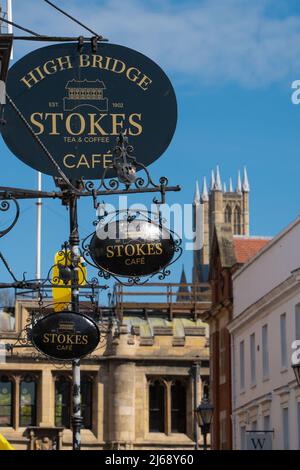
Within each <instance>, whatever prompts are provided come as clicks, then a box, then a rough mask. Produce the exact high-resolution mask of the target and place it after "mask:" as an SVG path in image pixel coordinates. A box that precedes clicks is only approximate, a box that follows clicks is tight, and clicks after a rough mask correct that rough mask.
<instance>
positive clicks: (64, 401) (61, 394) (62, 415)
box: [55, 375, 93, 429]
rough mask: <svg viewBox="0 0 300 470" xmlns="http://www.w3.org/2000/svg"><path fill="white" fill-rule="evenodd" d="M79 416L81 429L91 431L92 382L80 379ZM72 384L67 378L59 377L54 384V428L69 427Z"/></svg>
mask: <svg viewBox="0 0 300 470" xmlns="http://www.w3.org/2000/svg"><path fill="white" fill-rule="evenodd" d="M80 389H81V415H82V418H83V428H84V429H92V406H93V380H92V378H90V377H88V376H83V377H82V379H81V385H80ZM71 410H72V384H71V381H70V380H69V378H68V377H66V376H63V375H61V376H59V377H58V378H57V380H56V382H55V426H63V427H65V428H70V427H71Z"/></svg>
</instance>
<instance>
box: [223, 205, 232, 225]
mask: <svg viewBox="0 0 300 470" xmlns="http://www.w3.org/2000/svg"><path fill="white" fill-rule="evenodd" d="M231 215H232V211H231V207H230V206H229V205H227V206H226V208H225V214H224V220H225V224H231Z"/></svg>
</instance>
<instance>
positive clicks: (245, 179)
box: [242, 166, 250, 193]
mask: <svg viewBox="0 0 300 470" xmlns="http://www.w3.org/2000/svg"><path fill="white" fill-rule="evenodd" d="M242 189H243V192H244V193H249V191H250V185H249V180H248V174H247V169H246V167H245V166H244V175H243V186H242Z"/></svg>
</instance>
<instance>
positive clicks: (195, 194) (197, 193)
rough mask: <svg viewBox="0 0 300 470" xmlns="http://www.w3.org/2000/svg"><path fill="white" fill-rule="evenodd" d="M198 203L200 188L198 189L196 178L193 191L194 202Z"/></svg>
mask: <svg viewBox="0 0 300 470" xmlns="http://www.w3.org/2000/svg"><path fill="white" fill-rule="evenodd" d="M199 203H200V190H199V183H198V180H196V184H195V193H194V204H199Z"/></svg>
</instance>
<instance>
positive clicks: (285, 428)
mask: <svg viewBox="0 0 300 470" xmlns="http://www.w3.org/2000/svg"><path fill="white" fill-rule="evenodd" d="M282 437H283V449H284V450H286V449H289V448H290V424H289V409H288V408H287V407H286V408H282Z"/></svg>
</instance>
